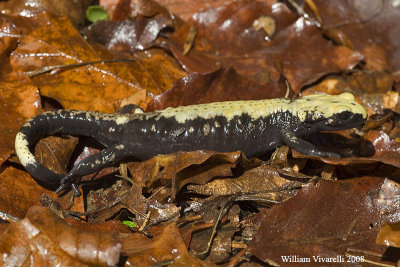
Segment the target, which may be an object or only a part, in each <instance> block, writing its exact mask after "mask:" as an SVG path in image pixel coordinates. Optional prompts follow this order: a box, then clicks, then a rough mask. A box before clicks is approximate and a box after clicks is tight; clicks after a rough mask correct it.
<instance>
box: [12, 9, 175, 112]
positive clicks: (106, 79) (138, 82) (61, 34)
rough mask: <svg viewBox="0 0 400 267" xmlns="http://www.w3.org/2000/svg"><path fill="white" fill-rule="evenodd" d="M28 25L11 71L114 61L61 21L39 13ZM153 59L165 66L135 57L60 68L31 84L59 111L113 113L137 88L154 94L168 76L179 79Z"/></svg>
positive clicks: (110, 55)
mask: <svg viewBox="0 0 400 267" xmlns="http://www.w3.org/2000/svg"><path fill="white" fill-rule="evenodd" d="M16 21H17V22H18V23H17V24H19V25H23V24H24V23H26V21H24V20H22V19H21V18H19V19H18V20H16ZM32 23H33V24H36V27H35V28H34V29H32V30H31V31H30V32H29V33H27V34H25V35H24V37H23V38H22V40H21V43H20V45H19V47H18V49H17V50H15V51H14V53H13V57H12V59H11V60H12V67H13V68H14V69H18V70H20V71H24V72H29V71H37V70H40V69H42V68H44V67H47V66H55V65H68V64H74V63H84V62H92V61H99V60H107V59H115V56H113V55H112V54H111V53H110V52H109V51H106V50H104V49H100V48H99V47H93V46H90V45H89V44H88V43H87V42H86V41H85V40H84V39H83V38H82V37H81V36H80V35H79V33H78V32H77V31H76V30H75V29H74V28H73V27H72V25H71V24H70V23H69V22H68V21H67V20H65V19H52V18H49V17H48V16H46V15H45V14H43V15H39V16H37V17H35V19H33V22H32ZM43 51H45V52H43ZM140 58H141V59H140ZM159 60H161V61H164V62H165V63H166V64H168V62H167V61H168V60H166V59H165V58H163V57H162V56H158V55H157V53H156V52H155V55H154V56H153V57H150V58H149V57H148V56H146V57H140V56H137V57H136V59H135V61H137V62H133V63H121V62H114V63H97V64H89V65H85V66H81V67H73V68H70V69H66V70H63V69H61V70H59V71H58V73H53V74H52V73H50V74H43V75H39V76H36V77H35V78H34V83H35V84H37V85H38V86H40V89H41V91H40V92H41V94H42V95H44V96H48V97H52V98H55V99H57V100H58V101H59V102H60V103H61V104H62V105H63V106H64V107H65V108H69V109H84V110H87V109H89V110H98V111H103V112H114V111H115V107H118V106H119V105H120V102H121V100H122V99H123V98H126V97H129V96H131V95H134V94H135V93H137V92H138V91H140V90H142V89H146V90H148V91H149V93H155V94H158V93H160V92H162V91H164V90H166V89H167V88H168V83H169V79H170V78H171V77H181V76H182V72H181V71H180V70H177V69H176V68H175V69H174V68H172V70H171V71H169V70H168V69H166V70H165V69H159V68H158V66H159V64H160V62H157V63H156V64H157V65H156V66H154V64H155V61H159ZM139 66H140V67H139ZM138 67H139V68H138ZM150 69H151V70H152V72H151V73H149V75H143V70H144V71H145V72H146V71H147V72H148V71H149V70H150ZM158 72H160V73H158ZM159 74H163V75H160V76H158V75H159ZM172 80H173V81H175V79H174V78H172ZM164 86H165V87H164ZM137 104H139V103H137Z"/></svg>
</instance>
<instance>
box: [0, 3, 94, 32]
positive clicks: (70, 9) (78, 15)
mask: <svg viewBox="0 0 400 267" xmlns="http://www.w3.org/2000/svg"><path fill="white" fill-rule="evenodd" d="M90 2H91V1H90V0H82V1H69V0H59V1H56V2H54V1H51V0H32V1H29V4H27V1H25V0H15V1H10V2H4V3H2V6H0V7H1V9H2V10H4V11H5V12H4V13H5V14H7V15H10V16H23V17H27V18H29V17H35V16H38V15H39V14H40V13H42V12H47V13H48V14H51V15H52V16H55V17H63V16H65V17H68V18H69V19H70V21H71V22H72V23H73V25H74V26H79V25H83V24H84V23H85V19H86V17H85V10H86V8H87V7H88V6H89V4H90Z"/></svg>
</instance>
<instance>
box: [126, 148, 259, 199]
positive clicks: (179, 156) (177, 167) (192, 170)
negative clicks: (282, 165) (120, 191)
mask: <svg viewBox="0 0 400 267" xmlns="http://www.w3.org/2000/svg"><path fill="white" fill-rule="evenodd" d="M239 163H241V164H244V165H246V164H247V166H256V165H258V164H259V162H257V161H256V160H254V161H251V160H247V159H246V158H245V156H244V155H243V154H242V153H241V152H231V153H217V152H211V151H203V150H199V151H193V152H178V153H174V154H168V155H157V156H155V157H153V158H152V159H150V160H147V161H144V162H131V163H129V164H128V168H129V170H130V171H131V173H132V176H133V178H134V179H135V180H137V181H142V180H143V179H145V182H146V184H147V185H148V186H149V187H150V188H151V187H154V185H158V184H161V185H165V184H167V185H171V184H172V190H173V192H172V196H175V194H176V191H178V190H180V189H181V188H182V187H183V186H185V185H186V184H188V183H194V184H204V183H206V182H207V181H209V180H210V179H212V178H214V177H224V176H231V175H232V168H235V166H236V165H237V164H239Z"/></svg>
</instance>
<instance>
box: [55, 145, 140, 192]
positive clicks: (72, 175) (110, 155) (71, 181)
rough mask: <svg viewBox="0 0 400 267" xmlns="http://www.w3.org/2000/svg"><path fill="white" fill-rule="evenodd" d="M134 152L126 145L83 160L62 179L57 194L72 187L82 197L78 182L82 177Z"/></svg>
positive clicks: (106, 149)
mask: <svg viewBox="0 0 400 267" xmlns="http://www.w3.org/2000/svg"><path fill="white" fill-rule="evenodd" d="M130 151H132V150H131V149H127V148H126V147H125V146H124V145H122V144H120V145H116V146H112V147H108V148H105V149H103V150H102V151H100V152H99V153H96V154H94V155H91V156H89V157H87V158H85V159H83V160H81V161H80V162H79V163H78V164H77V165H75V166H74V167H73V168H72V170H71V171H70V172H69V173H68V174H66V175H65V176H64V177H63V178H62V179H61V185H60V186H59V187H58V188H57V190H56V193H60V192H61V191H63V190H65V189H68V188H69V187H71V188H72V189H73V190H74V195H75V196H80V194H81V192H80V191H79V190H78V187H77V185H76V180H77V179H78V178H80V177H82V176H85V175H88V174H91V173H94V172H97V171H99V170H101V169H103V168H105V167H108V166H111V165H112V164H114V163H116V162H118V161H121V160H122V159H124V158H125V157H127V156H129V155H128V152H130Z"/></svg>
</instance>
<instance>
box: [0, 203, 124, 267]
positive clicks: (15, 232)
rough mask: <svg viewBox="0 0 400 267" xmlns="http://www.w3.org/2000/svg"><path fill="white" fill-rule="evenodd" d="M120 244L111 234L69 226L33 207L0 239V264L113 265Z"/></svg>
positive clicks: (116, 260)
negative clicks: (0, 255) (0, 256)
mask: <svg viewBox="0 0 400 267" xmlns="http://www.w3.org/2000/svg"><path fill="white" fill-rule="evenodd" d="M120 249H121V244H120V243H119V242H118V240H117V239H116V236H115V234H113V233H110V232H87V231H82V230H79V229H76V228H73V227H71V226H70V225H68V224H67V223H66V222H65V221H63V220H62V219H61V218H59V217H57V216H55V215H54V214H52V213H51V211H50V210H48V209H46V208H41V207H32V208H31V209H30V210H29V211H28V213H27V214H26V217H25V218H24V219H23V220H21V221H20V222H18V223H11V224H10V225H9V227H8V228H7V230H6V231H5V233H3V234H2V236H1V238H0V251H1V253H2V258H1V259H0V261H1V263H2V265H5V264H8V263H10V262H14V263H15V266H25V264H36V262H38V264H41V265H42V266H43V265H47V266H49V265H50V263H51V264H52V265H53V264H57V265H59V266H86V264H91V265H93V264H94V265H100V266H106V265H107V266H115V265H116V264H117V263H118V261H119V257H120Z"/></svg>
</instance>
